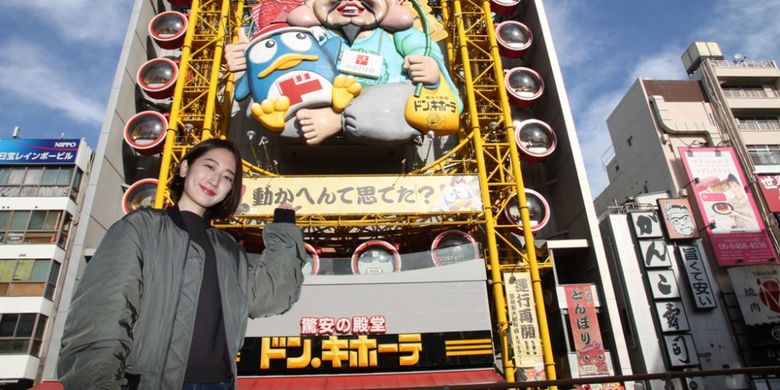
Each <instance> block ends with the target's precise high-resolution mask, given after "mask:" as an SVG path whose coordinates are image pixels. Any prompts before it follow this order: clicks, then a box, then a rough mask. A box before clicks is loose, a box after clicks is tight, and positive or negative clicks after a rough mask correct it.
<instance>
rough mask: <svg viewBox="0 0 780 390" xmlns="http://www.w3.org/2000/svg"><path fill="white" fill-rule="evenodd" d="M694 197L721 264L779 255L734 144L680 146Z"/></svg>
mask: <svg viewBox="0 0 780 390" xmlns="http://www.w3.org/2000/svg"><path fill="white" fill-rule="evenodd" d="M679 150H680V158H681V159H682V161H683V164H684V165H685V170H686V172H687V173H688V178H690V179H691V181H692V184H691V186H692V188H693V193H694V198H695V200H696V203H697V205H698V208H699V213H700V214H701V218H702V220H703V221H704V224H705V226H706V229H707V234H708V235H709V238H710V241H711V243H712V249H713V251H715V257H716V258H717V260H718V264H720V265H721V266H733V265H749V264H766V263H767V262H776V261H777V255H776V254H775V250H774V248H773V247H772V243H771V242H770V241H769V236H768V235H767V233H766V230H765V227H764V223H763V222H762V220H761V218H760V217H759V213H758V209H757V208H756V204H755V201H754V200H753V196H752V195H751V194H750V192H748V191H747V190H746V188H747V187H746V186H747V184H746V180H745V175H744V174H743V173H742V170H741V169H740V168H739V166H738V165H737V159H736V155H735V154H734V150H733V149H732V148H720V149H715V148H680V149H679Z"/></svg>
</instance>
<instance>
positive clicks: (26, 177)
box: [0, 166, 81, 199]
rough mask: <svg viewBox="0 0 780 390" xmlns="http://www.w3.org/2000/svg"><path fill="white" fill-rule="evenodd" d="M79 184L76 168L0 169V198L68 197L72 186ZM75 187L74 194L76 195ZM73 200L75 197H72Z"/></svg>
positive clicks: (79, 175) (79, 171)
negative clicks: (76, 180)
mask: <svg viewBox="0 0 780 390" xmlns="http://www.w3.org/2000/svg"><path fill="white" fill-rule="evenodd" d="M75 179H78V185H80V184H81V170H79V169H78V168H76V167H73V166H69V167H60V166H45V167H34V166H31V167H15V166H3V167H0V196H30V197H39V196H46V197H49V196H69V194H70V196H71V197H73V195H72V192H73V189H72V187H73V184H72V183H75ZM78 185H76V193H78ZM73 198H74V199H75V197H73Z"/></svg>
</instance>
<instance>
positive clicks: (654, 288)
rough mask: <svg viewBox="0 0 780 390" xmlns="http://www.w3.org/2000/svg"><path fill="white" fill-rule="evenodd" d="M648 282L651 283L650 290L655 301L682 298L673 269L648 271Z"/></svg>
mask: <svg viewBox="0 0 780 390" xmlns="http://www.w3.org/2000/svg"><path fill="white" fill-rule="evenodd" d="M647 280H648V281H649V282H650V290H651V292H652V293H653V299H667V298H679V297H680V290H679V289H678V288H677V281H676V280H675V278H674V271H672V270H671V269H665V270H661V271H647Z"/></svg>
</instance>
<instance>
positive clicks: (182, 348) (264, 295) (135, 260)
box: [57, 209, 305, 389]
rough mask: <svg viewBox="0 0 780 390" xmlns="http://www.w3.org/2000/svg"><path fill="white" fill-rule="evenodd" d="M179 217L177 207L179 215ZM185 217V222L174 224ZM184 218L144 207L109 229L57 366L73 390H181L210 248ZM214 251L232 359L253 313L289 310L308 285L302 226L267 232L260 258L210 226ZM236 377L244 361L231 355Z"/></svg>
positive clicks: (276, 226)
mask: <svg viewBox="0 0 780 390" xmlns="http://www.w3.org/2000/svg"><path fill="white" fill-rule="evenodd" d="M176 211H178V210H176ZM174 219H179V221H174ZM181 226H182V223H181V221H180V214H178V213H177V212H170V211H169V212H167V213H166V212H164V211H159V210H153V209H141V210H138V211H135V212H133V213H130V214H128V215H127V216H125V217H124V218H123V219H122V220H120V221H119V222H117V223H116V224H114V225H113V226H112V227H111V228H110V229H109V230H108V232H107V233H106V236H105V237H104V238H103V241H102V242H101V244H100V246H99V247H98V249H97V251H96V252H95V254H94V256H93V257H92V260H91V261H90V263H89V266H87V267H86V270H85V271H84V275H83V276H82V278H81V281H80V282H79V284H78V286H77V288H76V291H75V293H74V295H73V299H72V303H71V307H70V311H69V313H68V318H67V321H66V324H65V330H64V334H63V337H62V349H61V351H60V357H59V362H58V367H57V368H58V371H59V376H60V380H61V381H62V383H63V384H64V385H65V389H120V388H127V386H128V383H127V382H128V381H127V378H128V377H131V378H134V379H137V380H138V381H139V382H138V386H137V388H138V389H181V387H182V383H183V381H184V372H185V370H186V368H187V358H188V356H189V349H190V343H191V341H192V331H193V326H194V320H195V313H196V311H197V307H198V303H197V298H198V296H199V291H200V281H201V279H202V272H203V262H204V257H205V256H204V253H203V252H204V251H203V249H202V248H200V247H199V246H198V245H197V244H195V243H194V242H191V241H190V239H189V235H188V234H187V232H186V231H185V230H184V229H183V228H182V227H181ZM207 235H208V237H209V240H210V241H211V244H212V245H213V247H214V252H215V255H216V259H217V273H218V274H219V290H220V295H221V297H222V313H223V318H224V321H225V336H226V338H227V346H228V353H229V355H228V356H235V355H236V353H237V352H238V350H239V349H240V348H241V345H242V343H243V341H244V333H245V331H246V325H247V320H248V318H247V317H248V316H249V317H252V318H256V317H263V316H269V315H273V314H278V313H283V312H285V311H287V310H288V309H289V308H290V307H291V306H292V304H293V303H294V302H295V301H297V299H298V295H299V294H300V286H301V283H302V282H303V274H302V273H301V267H302V266H303V263H304V258H305V257H304V254H305V249H304V246H303V240H302V234H301V231H300V229H298V227H297V226H295V224H292V223H271V224H268V225H266V226H265V229H264V233H263V240H264V243H265V248H266V249H265V251H264V252H263V254H262V256H250V257H249V258H248V257H247V255H246V254H245V252H244V251H243V250H242V249H241V248H240V247H239V245H238V244H237V243H236V242H235V240H234V239H233V237H231V236H230V235H228V234H227V233H225V232H222V231H220V230H218V229H215V228H209V229H207ZM231 368H232V370H233V376H234V377H235V373H236V363H235V361H234V360H232V359H231Z"/></svg>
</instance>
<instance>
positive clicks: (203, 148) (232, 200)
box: [171, 138, 243, 221]
mask: <svg viewBox="0 0 780 390" xmlns="http://www.w3.org/2000/svg"><path fill="white" fill-rule="evenodd" d="M214 149H225V150H227V151H229V152H231V153H233V156H234V157H235V159H236V174H235V177H234V178H233V186H232V187H231V188H230V192H228V194H227V196H225V199H223V200H222V201H221V202H219V203H217V204H215V205H214V206H211V207H209V208H208V209H207V210H206V213H205V214H204V215H203V218H205V219H206V220H207V221H208V220H212V219H225V218H228V217H230V216H231V215H233V213H235V212H236V209H237V208H238V205H239V204H240V203H241V186H242V184H241V178H242V176H243V175H242V174H241V154H240V153H239V151H238V147H236V145H235V144H234V143H233V142H230V141H228V140H224V139H219V138H210V139H207V140H205V141H202V142H200V143H199V144H197V145H195V146H194V147H193V148H192V149H190V150H189V151H188V152H187V154H185V155H184V157H183V158H182V162H184V161H187V164H189V166H190V167H192V165H193V164H194V163H195V161H197V160H198V158H200V157H201V156H203V155H204V154H206V153H207V152H208V151H210V150H214ZM180 167H181V163H180V164H179V166H178V167H176V174H175V175H174V176H173V182H172V183H171V197H172V198H173V200H174V201H175V202H178V201H179V199H180V198H181V195H182V193H184V180H185V179H184V178H183V177H181V176H180V175H179V170H180Z"/></svg>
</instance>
